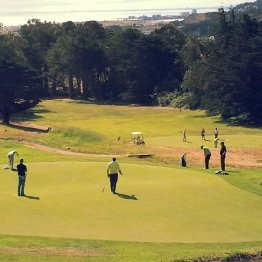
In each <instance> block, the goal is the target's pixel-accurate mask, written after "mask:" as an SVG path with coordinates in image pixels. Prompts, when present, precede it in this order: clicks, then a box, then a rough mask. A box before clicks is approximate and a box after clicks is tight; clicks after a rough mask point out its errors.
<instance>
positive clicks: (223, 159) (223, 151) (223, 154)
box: [220, 142, 227, 172]
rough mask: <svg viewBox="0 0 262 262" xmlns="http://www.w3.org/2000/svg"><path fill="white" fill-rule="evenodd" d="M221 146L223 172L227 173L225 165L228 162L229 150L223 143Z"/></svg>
mask: <svg viewBox="0 0 262 262" xmlns="http://www.w3.org/2000/svg"><path fill="white" fill-rule="evenodd" d="M220 145H221V148H220V163H221V170H222V171H223V172H225V171H226V163H225V160H226V154H227V148H226V146H225V143H224V142H221V143H220Z"/></svg>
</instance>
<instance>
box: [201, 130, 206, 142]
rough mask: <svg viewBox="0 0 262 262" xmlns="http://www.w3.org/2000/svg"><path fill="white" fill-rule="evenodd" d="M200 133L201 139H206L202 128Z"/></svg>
mask: <svg viewBox="0 0 262 262" xmlns="http://www.w3.org/2000/svg"><path fill="white" fill-rule="evenodd" d="M200 135H201V139H202V140H206V130H205V129H204V128H202V130H201V132H200Z"/></svg>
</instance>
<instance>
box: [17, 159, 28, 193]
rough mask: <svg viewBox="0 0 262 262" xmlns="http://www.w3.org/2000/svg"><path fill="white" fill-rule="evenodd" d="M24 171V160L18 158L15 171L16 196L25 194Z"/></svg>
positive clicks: (25, 170) (25, 169)
mask: <svg viewBox="0 0 262 262" xmlns="http://www.w3.org/2000/svg"><path fill="white" fill-rule="evenodd" d="M26 172H27V168H26V165H24V160H23V159H20V164H18V165H17V173H18V189H17V195H18V196H25V181H26Z"/></svg>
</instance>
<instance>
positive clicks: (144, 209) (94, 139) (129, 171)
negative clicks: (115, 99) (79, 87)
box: [0, 99, 262, 262]
mask: <svg viewBox="0 0 262 262" xmlns="http://www.w3.org/2000/svg"><path fill="white" fill-rule="evenodd" d="M202 128H205V130H206V140H202V139H201V136H200V130H201V129H202ZM215 128H218V131H219V140H220V141H224V143H225V145H226V147H227V158H226V172H227V174H228V175H217V174H215V172H216V171H217V170H220V155H219V151H220V145H219V146H218V148H215V147H214V135H213V130H214V129H215ZM184 129H186V131H187V140H186V141H183V135H182V133H183V130H184ZM133 131H139V132H141V133H142V134H143V136H144V141H145V145H136V144H134V143H132V141H131V132H133ZM0 134H1V135H0V148H1V150H0V151H1V154H0V163H1V166H2V168H1V172H0V185H1V198H0V210H1V223H0V261H19V262H20V261H22V262H24V261H26V262H29V261H30V262H31V261H41V262H42V261H43V262H46V261H47V262H51V261H62V262H64V261H65V262H68V261H99V262H100V261H109V262H113V261H127V262H135V261H142V262H148V261H155V262H156V261H162V262H173V261H197V260H198V261H199V259H210V260H207V261H211V260H212V259H214V261H215V260H216V259H223V258H230V257H232V259H233V258H234V257H235V258H237V257H238V256H239V257H241V256H242V257H247V258H250V257H252V256H253V255H254V256H256V257H258V256H259V255H260V257H261V253H262V222H261V218H262V172H261V171H262V132H261V127H247V126H235V125H229V124H227V123H223V122H221V121H220V119H219V117H218V116H212V117H210V116H206V114H205V112H203V111H190V110H179V109H176V108H162V107H141V106H137V105H130V106H120V105H119V106H115V105H96V104H92V103H87V102H84V101H77V100H70V99H56V100H45V101H43V102H42V103H40V104H39V105H38V106H37V107H35V108H34V109H30V110H28V111H26V112H24V113H22V114H19V115H14V116H13V117H12V119H11V123H10V125H9V126H6V125H0ZM219 144H220V143H219ZM201 145H204V146H207V147H208V148H209V149H210V150H211V152H212V157H211V160H210V166H211V167H210V169H208V170H204V169H203V167H204V156H203V151H202V150H201V149H200V146H201ZM12 150H16V151H17V152H18V153H19V157H15V165H17V164H18V163H19V159H20V158H23V159H24V162H25V165H26V166H27V169H28V172H27V181H26V186H25V193H26V196H25V197H19V196H17V172H16V171H14V170H10V169H8V168H7V166H8V159H7V154H8V152H10V151H12ZM183 153H186V154H187V162H188V167H186V168H183V167H181V166H179V158H180V156H181V155H182V154H183ZM113 156H114V157H116V158H117V161H118V162H119V164H120V167H121V170H122V172H123V175H122V176H119V180H118V183H117V188H116V192H117V193H116V194H112V192H111V191H110V186H109V179H108V178H107V175H106V170H107V163H108V162H110V161H111V159H112V157H113ZM143 156H146V157H143ZM216 261H218V260H216ZM232 261H237V260H232ZM257 261H258V260H257Z"/></svg>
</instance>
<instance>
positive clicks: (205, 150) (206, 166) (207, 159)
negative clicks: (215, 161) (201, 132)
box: [200, 146, 211, 169]
mask: <svg viewBox="0 0 262 262" xmlns="http://www.w3.org/2000/svg"><path fill="white" fill-rule="evenodd" d="M200 148H201V149H202V150H203V151H204V157H205V169H209V160H210V158H211V152H210V150H209V148H208V147H206V146H201V147H200Z"/></svg>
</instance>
